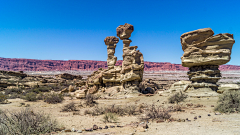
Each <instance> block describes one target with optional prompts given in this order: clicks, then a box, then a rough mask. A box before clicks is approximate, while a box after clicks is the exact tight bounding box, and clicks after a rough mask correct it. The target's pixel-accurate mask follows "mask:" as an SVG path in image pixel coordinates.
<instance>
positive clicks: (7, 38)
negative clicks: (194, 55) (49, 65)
mask: <svg viewBox="0 0 240 135" xmlns="http://www.w3.org/2000/svg"><path fill="white" fill-rule="evenodd" d="M239 5H240V1H238V0H228V1H226V0H225V1H223V0H200V1H198V0H194V1H193V0H181V1H180V0H156V1H154V0H152V1H147V0H146V1H143V0H121V1H118V0H109V1H108V0H0V47H1V48H0V57H4V58H28V59H42V60H46V59H48V60H102V61H105V60H106V59H107V48H106V46H105V44H104V39H105V37H107V36H116V28H117V27H118V26H119V25H123V24H124V23H130V24H132V25H133V26H134V32H133V33H132V37H131V38H130V39H131V40H132V41H133V42H132V43H131V45H137V46H138V49H139V50H140V51H141V52H142V53H143V55H144V60H145V61H152V62H171V63H176V64H180V63H181V59H180V57H181V56H182V54H183V51H182V48H181V44H180V36H181V35H182V34H183V33H185V32H189V31H193V30H196V29H200V28H209V27H210V28H212V29H213V31H214V32H215V34H218V33H231V34H234V39H235V41H236V42H235V44H234V45H233V50H232V56H231V57H232V59H231V61H230V62H229V63H228V64H231V65H240V60H239V58H240V53H239V51H240V44H239V41H240V17H239V13H240V10H239ZM122 47H123V45H122V41H120V42H119V43H118V44H117V48H116V53H115V55H116V56H117V57H118V60H121V59H122Z"/></svg>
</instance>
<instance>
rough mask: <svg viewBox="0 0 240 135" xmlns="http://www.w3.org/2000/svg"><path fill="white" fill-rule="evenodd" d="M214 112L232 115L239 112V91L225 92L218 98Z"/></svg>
mask: <svg viewBox="0 0 240 135" xmlns="http://www.w3.org/2000/svg"><path fill="white" fill-rule="evenodd" d="M214 110H215V111H219V112H222V113H232V112H236V111H238V112H239V111H240V91H226V92H224V93H223V94H222V95H220V96H219V99H218V105H217V106H216V107H215V108H214Z"/></svg>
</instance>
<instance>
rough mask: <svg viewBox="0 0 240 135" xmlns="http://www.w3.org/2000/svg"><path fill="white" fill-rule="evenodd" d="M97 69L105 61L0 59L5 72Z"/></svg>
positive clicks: (165, 67) (174, 67)
mask: <svg viewBox="0 0 240 135" xmlns="http://www.w3.org/2000/svg"><path fill="white" fill-rule="evenodd" d="M119 65H122V60H118V61H117V62H116V66H119ZM99 68H103V69H107V68H108V66H107V62H106V61H94V60H68V61H63V60H37V59H16V58H13V59H11V58H0V70H6V71H53V70H56V71H66V70H80V71H96V70H98V69H99ZM219 70H221V71H229V70H240V66H234V65H220V66H219ZM144 71H188V68H187V67H183V66H182V65H181V64H172V63H169V62H147V61H145V62H144Z"/></svg>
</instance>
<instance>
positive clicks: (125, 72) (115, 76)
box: [87, 23, 144, 93]
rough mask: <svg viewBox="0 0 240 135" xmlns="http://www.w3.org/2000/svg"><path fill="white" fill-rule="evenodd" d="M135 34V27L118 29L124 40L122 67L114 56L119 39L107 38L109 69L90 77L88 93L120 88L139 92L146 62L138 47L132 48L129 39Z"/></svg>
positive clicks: (127, 26)
mask: <svg viewBox="0 0 240 135" xmlns="http://www.w3.org/2000/svg"><path fill="white" fill-rule="evenodd" d="M132 32H133V25H131V24H127V23H126V24H124V25H120V26H119V27H117V36H118V37H119V38H120V39H121V40H123V62H122V66H116V65H115V64H116V62H117V57H116V56H114V54H115V48H116V46H117V45H116V44H117V43H118V41H119V39H118V38H117V37H114V36H110V37H106V38H105V40H104V42H105V45H107V52H108V58H107V65H108V69H102V68H100V69H99V70H98V71H95V72H94V73H93V74H91V75H90V76H89V77H88V81H87V86H88V88H89V91H88V93H96V92H97V91H98V90H99V89H102V88H103V89H104V88H109V87H113V86H120V87H121V90H126V91H128V92H139V84H140V82H141V81H142V78H143V70H144V60H143V55H142V53H141V52H139V50H136V49H137V48H138V47H137V46H130V43H131V42H132V41H131V40H130V39H129V38H130V36H131V33H132Z"/></svg>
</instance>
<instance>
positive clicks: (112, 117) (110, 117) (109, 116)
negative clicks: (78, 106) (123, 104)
mask: <svg viewBox="0 0 240 135" xmlns="http://www.w3.org/2000/svg"><path fill="white" fill-rule="evenodd" d="M102 120H103V122H105V123H106V122H111V123H112V122H117V121H118V117H117V115H116V114H115V113H106V114H104V116H103V119H102Z"/></svg>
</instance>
